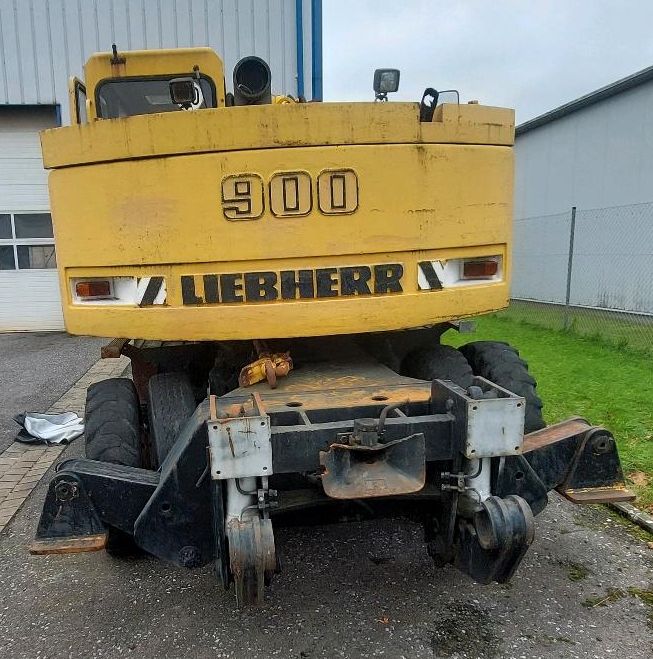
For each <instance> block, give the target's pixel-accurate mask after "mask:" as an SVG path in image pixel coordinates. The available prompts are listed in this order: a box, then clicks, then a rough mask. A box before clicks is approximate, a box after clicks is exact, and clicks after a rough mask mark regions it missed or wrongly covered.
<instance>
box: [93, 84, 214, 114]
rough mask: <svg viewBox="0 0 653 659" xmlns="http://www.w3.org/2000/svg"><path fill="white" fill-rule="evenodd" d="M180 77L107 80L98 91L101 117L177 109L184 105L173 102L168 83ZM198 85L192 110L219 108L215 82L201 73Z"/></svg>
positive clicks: (99, 86)
mask: <svg viewBox="0 0 653 659" xmlns="http://www.w3.org/2000/svg"><path fill="white" fill-rule="evenodd" d="M186 76H188V74H186ZM179 77H180V74H177V75H169V76H156V77H151V78H145V77H144V78H140V77H139V78H113V79H110V80H105V81H103V82H101V83H100V84H99V85H98V86H97V89H96V92H95V93H96V102H97V114H98V117H100V118H101V119H118V118H119V117H132V116H134V115H137V114H152V113H154V112H178V111H179V110H182V109H183V108H182V107H181V106H179V105H177V104H176V103H173V102H172V99H171V98H170V87H169V82H170V80H172V79H173V78H179ZM196 87H197V95H196V103H195V104H194V105H193V109H201V108H214V107H216V102H215V85H214V84H213V81H212V80H211V79H210V78H207V77H206V76H200V78H199V79H198V80H197V81H196Z"/></svg>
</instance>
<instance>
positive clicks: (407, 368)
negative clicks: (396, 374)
mask: <svg viewBox="0 0 653 659" xmlns="http://www.w3.org/2000/svg"><path fill="white" fill-rule="evenodd" d="M400 372H401V374H402V375H406V376H408V377H410V378H417V379H418V380H436V379H440V380H451V382H454V383H455V384H457V385H458V386H460V387H462V388H463V389H467V387H469V386H470V385H471V384H472V378H473V376H474V374H473V372H472V368H471V366H470V365H469V363H468V361H467V360H466V359H465V357H464V355H463V354H462V353H460V351H458V350H456V348H453V347H452V346H446V345H433V346H428V347H424V348H418V349H417V350H414V351H413V352H410V353H408V355H407V356H406V357H405V358H404V361H403V362H402V364H401V371H400Z"/></svg>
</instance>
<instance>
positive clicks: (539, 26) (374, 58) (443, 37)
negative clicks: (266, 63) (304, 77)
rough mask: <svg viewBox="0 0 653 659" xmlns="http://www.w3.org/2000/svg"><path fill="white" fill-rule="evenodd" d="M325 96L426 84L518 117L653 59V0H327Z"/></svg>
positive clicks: (414, 96) (364, 96)
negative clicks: (380, 72)
mask: <svg viewBox="0 0 653 659" xmlns="http://www.w3.org/2000/svg"><path fill="white" fill-rule="evenodd" d="M323 33H324V37H323V38H324V99H325V100H326V101H336V100H373V98H374V94H373V92H372V76H373V72H374V69H375V68H381V67H393V68H398V69H401V84H400V88H399V92H398V93H397V94H393V95H392V97H391V99H394V100H419V99H420V98H421V96H422V92H423V91H424V89H425V88H426V87H435V88H436V89H451V88H454V89H458V90H459V91H460V94H461V101H463V102H465V101H468V100H470V99H478V100H479V101H480V102H481V103H484V104H487V105H500V106H506V107H513V108H515V109H516V111H517V122H518V123H521V122H523V121H526V120H527V119H531V118H532V117H534V116H537V115H538V114H542V113H543V112H546V111H548V110H551V109H552V108H554V107H557V106H558V105H562V104H563V103H566V102H567V101H570V100H573V99H575V98H577V97H579V96H582V95H583V94H586V93H588V92H591V91H593V90H595V89H597V88H599V87H602V86H603V85H606V84H609V83H611V82H614V81H615V80H618V79H619V78H623V77H624V76H627V75H630V74H631V73H634V72H636V71H639V70H640V69H643V68H646V67H647V66H651V65H653V0H521V1H520V0H444V1H443V0H405V1H403V2H402V0H323Z"/></svg>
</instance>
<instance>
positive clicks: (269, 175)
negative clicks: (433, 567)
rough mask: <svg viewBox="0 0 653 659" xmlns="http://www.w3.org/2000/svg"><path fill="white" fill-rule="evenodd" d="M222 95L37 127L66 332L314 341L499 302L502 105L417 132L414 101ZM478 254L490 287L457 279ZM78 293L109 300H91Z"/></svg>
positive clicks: (506, 124)
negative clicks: (233, 101) (185, 106)
mask: <svg viewBox="0 0 653 659" xmlns="http://www.w3.org/2000/svg"><path fill="white" fill-rule="evenodd" d="M127 61H129V54H128V56H127ZM88 68H89V67H88V65H87V69H88ZM217 68H218V69H219V72H218V73H217V74H216V76H217V75H219V74H220V73H221V68H222V67H221V64H220V66H219V67H217ZM90 69H91V70H93V67H90ZM171 72H172V73H176V71H171ZM102 75H103V74H102V73H101V72H100V73H97V74H96V78H98V79H99V78H101V77H102ZM93 84H94V83H93ZM87 86H88V87H91V86H92V85H91V84H89V80H88V70H87ZM216 87H220V88H221V89H223V81H222V80H221V79H220V80H219V85H216ZM218 97H219V99H218V102H217V105H218V107H216V108H212V109H201V110H196V111H189V112H181V111H180V112H166V113H157V114H146V115H141V116H131V117H126V118H119V119H98V118H94V117H95V114H94V111H93V108H92V107H91V106H92V102H91V100H89V102H88V103H87V109H89V110H90V112H89V113H88V116H89V117H90V122H89V123H86V124H79V125H73V126H70V127H64V128H57V129H53V130H48V131H45V132H44V133H43V134H42V146H43V157H44V163H45V166H46V168H49V169H51V170H52V171H51V172H50V174H49V188H50V199H51V208H52V216H53V222H54V229H55V243H56V249H57V262H58V268H59V276H60V283H61V291H62V299H63V307H64V318H65V322H66V328H67V330H68V331H69V332H70V333H72V334H87V335H96V336H122V337H139V338H144V339H154V340H230V339H253V338H284V337H297V336H323V335H333V334H350V333H363V332H375V331H384V330H393V329H402V328H414V327H422V326H428V325H433V324H436V323H441V322H445V321H450V320H455V319H459V318H462V317H468V316H473V315H477V314H482V313H486V312H489V311H493V310H497V309H500V308H503V307H505V306H506V305H507V301H508V291H509V275H510V250H509V243H510V239H511V230H512V225H511V220H512V217H511V216H512V195H513V189H512V181H513V155H512V144H513V139H514V115H513V112H512V110H507V109H503V108H494V107H486V106H481V105H476V104H469V105H457V104H445V105H441V106H439V107H438V108H437V109H436V112H435V114H434V116H433V120H432V121H431V122H422V121H420V117H419V106H418V105H417V104H415V103H276V104H268V105H255V106H245V107H225V106H224V94H223V92H222V93H219V94H218ZM487 260H494V261H496V263H497V268H496V273H495V274H494V275H493V276H491V277H486V278H482V279H481V278H475V277H474V276H472V277H471V278H465V277H463V276H462V272H463V270H462V268H463V264H464V263H465V262H468V261H472V262H475V261H480V262H483V263H486V262H487ZM472 274H474V272H473V269H472ZM86 282H91V283H93V282H100V283H101V284H102V286H106V287H107V288H104V289H102V291H101V292H100V293H99V294H98V295H97V296H95V297H93V296H91V297H90V298H89V297H88V296H86V297H83V298H82V297H80V296H79V295H78V288H77V287H78V284H82V285H85V284H86ZM105 282H109V283H108V285H107V284H106V283H105ZM100 288H102V287H100ZM98 290H99V289H98Z"/></svg>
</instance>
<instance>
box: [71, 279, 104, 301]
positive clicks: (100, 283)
mask: <svg viewBox="0 0 653 659" xmlns="http://www.w3.org/2000/svg"><path fill="white" fill-rule="evenodd" d="M75 293H77V296H78V297H79V298H81V299H84V298H103V297H111V283H110V282H109V281H108V280H102V279H98V280H95V281H78V282H77V283H76V284H75Z"/></svg>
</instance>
